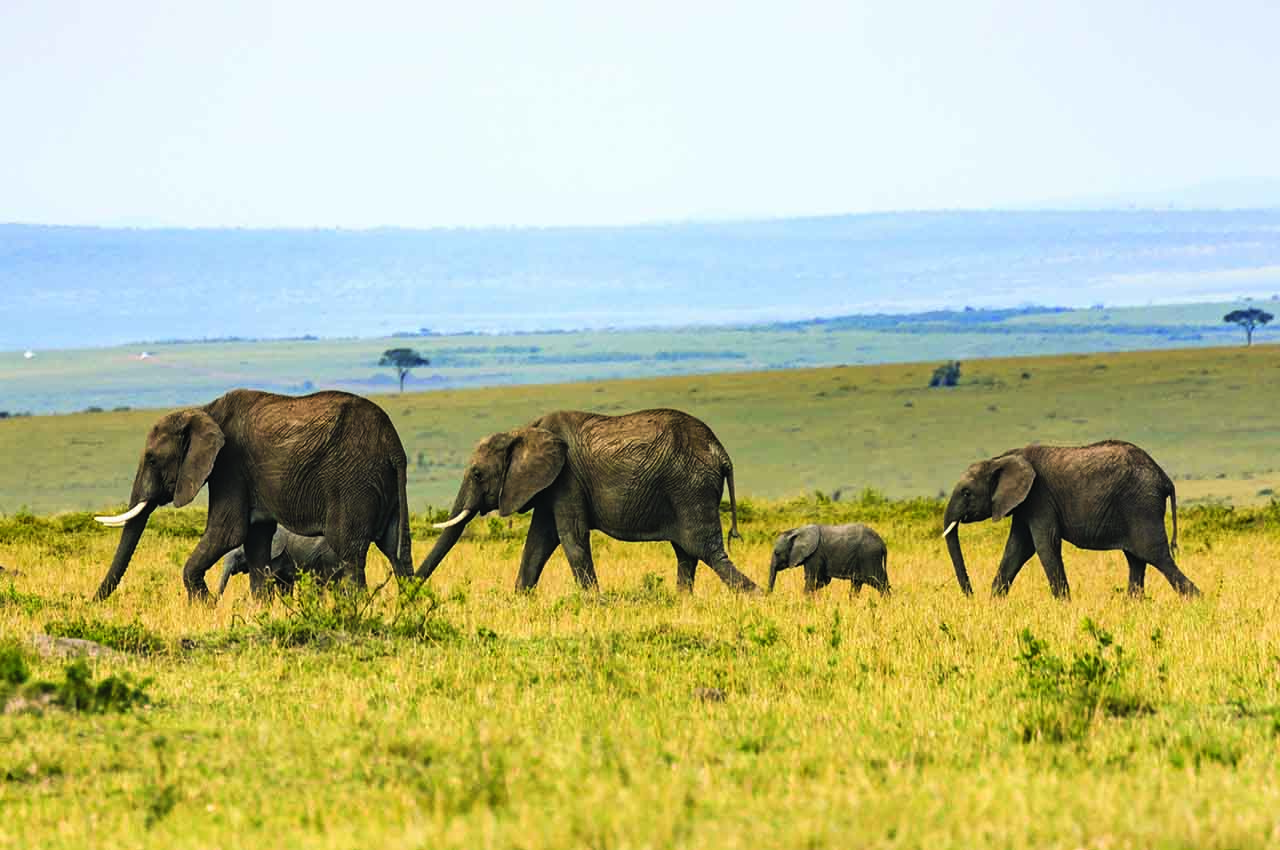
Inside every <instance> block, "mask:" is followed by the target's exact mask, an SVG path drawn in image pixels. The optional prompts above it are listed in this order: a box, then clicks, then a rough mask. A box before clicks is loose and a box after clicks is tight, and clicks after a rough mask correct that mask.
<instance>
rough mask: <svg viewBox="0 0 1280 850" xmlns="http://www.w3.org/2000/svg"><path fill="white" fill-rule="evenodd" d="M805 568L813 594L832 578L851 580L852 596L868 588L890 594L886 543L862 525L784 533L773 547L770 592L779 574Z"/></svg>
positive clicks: (807, 587)
mask: <svg viewBox="0 0 1280 850" xmlns="http://www.w3.org/2000/svg"><path fill="white" fill-rule="evenodd" d="M800 564H804V590H805V593H813V592H814V591H815V590H817V589H818V588H820V587H826V586H827V585H828V584H830V583H831V580H832V579H833V578H844V579H848V580H849V582H850V584H849V592H850V595H852V594H854V593H857V592H858V591H860V590H862V585H863V584H869V585H871V586H872V587H874V588H875V589H876V590H878V591H880V592H881V593H882V594H885V595H887V594H888V593H889V572H888V568H889V553H888V550H887V549H886V548H885V545H884V541H883V540H881V539H880V535H879V534H876V533H875V532H874V531H872V530H871V529H870V528H868V527H867V526H865V525H863V524H862V523H858V522H855V523H851V524H849V525H802V526H800V527H799V528H793V529H791V530H790V531H784V532H783V533H782V534H781V535H779V537H778V541H777V542H776V543H775V544H774V545H773V560H772V561H771V562H770V563H769V590H770V591H771V592H772V590H773V583H774V580H775V579H777V577H778V571H779V570H785V569H787V568H789V567H795V566H799V565H800Z"/></svg>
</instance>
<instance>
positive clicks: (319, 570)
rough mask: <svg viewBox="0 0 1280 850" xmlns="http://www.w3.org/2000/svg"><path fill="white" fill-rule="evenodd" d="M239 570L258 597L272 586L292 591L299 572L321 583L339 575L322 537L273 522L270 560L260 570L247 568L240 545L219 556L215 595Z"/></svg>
mask: <svg viewBox="0 0 1280 850" xmlns="http://www.w3.org/2000/svg"><path fill="white" fill-rule="evenodd" d="M242 573H249V587H250V588H251V590H252V591H253V595H254V596H256V597H259V598H262V597H264V596H268V595H269V594H270V593H271V591H272V590H273V589H275V590H279V591H280V592H281V593H286V594H288V593H293V586H294V584H295V583H297V581H298V576H300V575H301V574H302V573H310V574H311V575H313V576H315V578H316V580H317V581H319V582H321V583H323V584H328V583H330V582H332V581H335V580H336V579H338V578H341V577H342V562H341V561H340V560H338V555H337V553H335V552H334V551H333V549H332V548H331V547H330V546H329V544H328V542H326V541H325V539H324V538H323V537H303V536H302V535H301V534H294V533H293V532H292V531H290V530H289V529H287V528H285V527H284V526H282V525H277V526H276V533H275V534H274V535H273V536H272V538H271V560H270V561H269V562H268V563H267V569H266V570H265V571H264V572H261V573H253V572H251V571H250V570H249V559H248V558H247V557H245V554H244V547H243V546H240V547H238V548H236V549H233V550H231V553H230V554H229V555H227V556H226V557H225V558H223V559H222V578H221V579H220V580H219V581H218V596H222V594H223V593H225V592H226V589H227V582H228V581H229V580H230V579H231V577H232V576H234V575H240V574H242Z"/></svg>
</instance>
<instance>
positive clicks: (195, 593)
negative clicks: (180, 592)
mask: <svg viewBox="0 0 1280 850" xmlns="http://www.w3.org/2000/svg"><path fill="white" fill-rule="evenodd" d="M215 602H216V600H215V599H214V598H213V594H211V593H210V592H209V586H208V585H207V584H205V583H204V582H200V584H199V585H197V586H193V587H188V588H187V604H189V605H196V604H201V605H205V606H207V607H210V608H212V607H213V605H214V603H215Z"/></svg>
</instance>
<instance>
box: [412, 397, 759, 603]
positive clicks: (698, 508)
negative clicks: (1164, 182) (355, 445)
mask: <svg viewBox="0 0 1280 850" xmlns="http://www.w3.org/2000/svg"><path fill="white" fill-rule="evenodd" d="M726 481H727V482H728V485H729V512H730V517H731V519H732V525H731V528H730V530H729V538H730V540H732V539H733V538H735V537H737V538H739V539H741V535H740V534H738V513H737V503H736V501H735V497H734V491H733V463H732V461H730V459H729V453H728V452H727V451H725V448H724V446H723V445H721V443H720V441H719V440H718V439H716V435H715V434H714V433H712V431H711V429H710V428H709V427H707V425H706V424H705V423H703V422H702V421H701V420H699V419H696V418H694V417H693V416H690V415H689V414H687V413H683V412H681V411H679V410H670V409H659V410H641V411H638V412H635V413H628V414H625V415H621V416H605V415H602V414H598V413H588V412H585V411H578V410H561V411H556V412H554V413H549V414H547V415H545V416H542V417H540V418H539V419H536V420H534V421H533V422H531V423H529V424H528V425H526V426H524V427H520V428H516V429H514V430H511V431H502V432H499V433H497V434H492V435H490V436H488V437H486V438H484V439H483V440H481V441H480V442H479V443H478V444H477V445H476V447H475V450H474V452H473V453H472V455H471V458H470V460H469V461H468V463H467V467H466V470H465V472H464V473H463V477H462V483H461V485H460V486H459V488H458V494H457V497H456V498H455V500H454V503H453V510H452V517H451V518H450V519H449V520H448V521H447V522H442V523H438V524H437V525H436V527H437V528H441V529H443V530H444V533H443V534H441V535H440V538H439V539H438V540H437V541H436V544H435V546H433V547H432V549H431V551H430V552H429V553H428V554H427V557H426V559H424V560H423V562H422V564H421V565H420V566H419V568H418V573H417V575H418V577H419V578H424V579H425V578H429V577H430V576H431V574H432V573H433V572H434V571H435V569H436V567H438V566H439V565H440V562H441V561H442V560H443V559H444V557H445V556H446V555H447V554H448V553H449V551H450V550H451V549H452V548H453V546H454V544H455V543H457V542H458V538H459V537H460V536H461V535H462V531H463V528H464V527H465V526H466V524H467V523H468V522H469V521H470V520H471V518H473V517H475V516H478V515H480V514H484V513H487V512H489V511H492V510H495V509H496V510H497V511H498V513H499V515H501V516H510V515H511V514H514V513H524V512H526V511H529V510H532V511H533V516H532V518H531V522H530V525H529V533H528V536H527V537H526V538H525V543H524V551H523V553H522V554H521V556H520V572H519V575H518V576H517V578H516V589H517V590H518V591H523V590H531V589H532V588H533V587H534V586H535V585H537V583H538V579H539V578H540V577H541V575H542V569H543V567H544V566H546V563H547V559H548V558H550V557H551V554H552V553H553V552H554V551H555V550H556V547H557V546H563V547H564V553H565V557H566V558H567V559H568V561H569V566H570V568H571V569H572V570H573V576H574V578H575V579H576V580H577V582H578V585H579V586H580V587H582V588H583V589H592V588H595V587H597V586H598V585H597V580H596V571H595V564H594V562H593V560H592V557H591V540H590V532H591V530H592V529H599V530H600V531H603V532H604V533H605V534H607V535H609V536H610V537H613V538H615V539H617V540H626V541H637V540H665V541H668V542H670V543H671V548H672V549H674V550H675V556H676V575H677V584H678V586H679V587H680V588H681V589H682V590H685V591H692V589H693V580H694V574H695V571H696V570H697V567H698V561H702V562H703V563H705V564H707V565H708V566H710V567H711V569H712V570H713V571H715V573H716V575H718V576H719V577H720V580H721V581H723V582H724V583H725V584H726V585H727V586H728V587H730V588H732V589H734V590H738V591H748V592H753V593H754V592H759V588H757V587H756V584H755V582H753V581H752V580H751V579H749V578H748V577H747V576H745V575H743V574H742V573H741V572H740V571H739V570H738V568H737V567H736V566H734V564H733V562H732V561H731V560H729V555H728V554H727V553H726V551H725V546H724V538H723V533H722V531H721V527H720V495H721V492H722V491H723V489H724V485H725V482H726Z"/></svg>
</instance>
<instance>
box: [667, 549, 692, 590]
mask: <svg viewBox="0 0 1280 850" xmlns="http://www.w3.org/2000/svg"><path fill="white" fill-rule="evenodd" d="M671 548H672V549H674V550H675V552H676V587H677V588H678V589H679V590H683V591H684V592H685V593H693V579H694V577H695V576H696V575H697V573H698V559H697V558H696V557H694V556H693V555H690V554H689V553H688V552H686V551H685V550H684V549H683V548H682V547H681V546H680V544H679V543H675V542H673V543H672V544H671Z"/></svg>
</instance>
